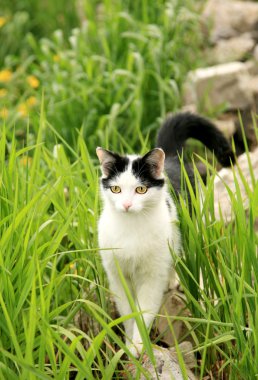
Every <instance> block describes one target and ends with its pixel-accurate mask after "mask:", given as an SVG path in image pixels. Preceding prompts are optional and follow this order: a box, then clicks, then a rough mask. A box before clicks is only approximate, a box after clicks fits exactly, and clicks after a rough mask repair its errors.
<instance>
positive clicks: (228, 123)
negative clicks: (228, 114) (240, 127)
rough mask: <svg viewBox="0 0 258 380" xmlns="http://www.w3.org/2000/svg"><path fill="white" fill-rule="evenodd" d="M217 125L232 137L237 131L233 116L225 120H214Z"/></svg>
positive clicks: (227, 135)
mask: <svg viewBox="0 0 258 380" xmlns="http://www.w3.org/2000/svg"><path fill="white" fill-rule="evenodd" d="M213 123H214V124H215V125H216V127H217V128H218V129H219V130H220V131H221V132H222V133H223V134H224V135H225V136H226V137H227V138H230V137H231V136H233V134H234V133H235V131H236V125H235V122H234V119H233V118H230V119H224V120H213Z"/></svg>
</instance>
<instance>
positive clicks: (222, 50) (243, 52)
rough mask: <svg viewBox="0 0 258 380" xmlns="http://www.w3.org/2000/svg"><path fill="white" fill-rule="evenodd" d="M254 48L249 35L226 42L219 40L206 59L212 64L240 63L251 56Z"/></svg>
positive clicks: (245, 34) (253, 42)
mask: <svg viewBox="0 0 258 380" xmlns="http://www.w3.org/2000/svg"><path fill="white" fill-rule="evenodd" d="M254 46H255V41H254V40H253V38H252V36H251V34H250V33H244V34H242V35H240V36H236V37H232V38H229V39H227V40H225V39H221V40H219V41H218V42H217V44H216V45H215V47H214V48H213V49H211V50H210V51H209V52H208V54H209V56H208V59H209V61H210V62H212V63H213V64H214V63H226V62H232V61H242V60H244V59H246V58H247V57H248V55H250V54H251V52H252V50H253V48H254Z"/></svg>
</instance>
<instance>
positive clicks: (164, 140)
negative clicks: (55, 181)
mask: <svg viewBox="0 0 258 380" xmlns="http://www.w3.org/2000/svg"><path fill="white" fill-rule="evenodd" d="M188 138H195V139H198V140H200V141H201V142H203V143H204V144H205V145H206V146H207V147H208V148H209V149H210V150H213V151H214V153H215V155H216V156H217V158H218V160H219V161H220V163H221V164H222V165H223V166H229V165H230V162H231V161H232V162H234V155H233V152H232V150H231V148H230V145H229V143H228V141H227V140H226V139H225V137H224V136H223V135H222V133H221V132H220V131H219V130H217V128H216V127H215V126H214V125H213V124H212V123H211V122H209V121H208V120H206V119H204V118H202V117H200V116H198V115H194V114H190V113H179V114H177V115H175V116H172V117H169V118H168V119H167V120H166V121H165V123H164V124H163V126H162V127H161V129H160V131H159V134H158V138H157V144H156V146H157V148H155V149H153V150H151V151H149V152H148V153H146V154H145V155H144V156H137V155H128V156H121V155H119V154H117V153H113V152H110V151H108V150H106V149H103V148H97V156H98V158H99V161H100V164H101V169H102V178H101V194H102V198H103V203H104V207H103V211H102V213H101V216H100V219H99V226H98V236H99V247H100V253H101V257H102V262H103V266H104V268H105V271H106V273H107V276H108V280H109V286H110V289H111V291H112V292H113V293H114V295H115V300H116V305H117V308H118V311H119V313H120V314H121V315H122V316H123V315H127V314H130V313H131V312H132V310H131V308H130V305H129V302H128V300H127V297H126V295H125V291H124V288H123V286H122V284H121V282H120V277H119V275H118V271H117V265H119V267H120V268H121V270H122V273H123V276H124V278H125V279H126V281H127V286H128V288H129V290H130V291H131V294H132V295H133V298H134V301H135V304H136V305H138V307H139V309H140V310H142V311H143V318H144V321H145V324H146V326H147V327H149V326H150V325H151V324H152V322H153V319H154V317H155V314H156V313H158V311H159V308H160V306H161V303H162V298H163V293H164V292H165V291H166V290H167V287H168V284H169V282H170V281H171V278H173V276H174V269H173V262H172V255H171V250H172V251H173V252H174V253H175V254H180V250H181V238H180V230H179V222H178V216H177V210H176V205H175V203H174V201H173V200H172V198H171V196H170V195H169V192H168V188H167V184H166V180H165V176H164V170H165V171H166V173H167V175H168V177H169V179H170V181H171V184H172V186H173V187H174V190H175V192H176V193H177V194H178V193H179V192H180V185H181V178H180V177H181V164H180V160H179V158H178V154H180V153H181V152H182V148H183V144H184V142H185V141H186V140H187V139H188ZM186 167H187V172H188V174H189V177H190V180H191V181H192V182H194V181H193V175H192V171H191V168H190V166H186ZM193 184H194V183H193ZM124 325H125V333H126V337H127V339H126V344H127V346H128V347H129V349H130V351H131V352H132V354H133V355H135V356H137V355H139V354H140V352H141V349H142V340H141V336H140V333H139V330H138V327H137V324H136V322H135V320H134V319H129V320H127V321H126V322H125V323H124Z"/></svg>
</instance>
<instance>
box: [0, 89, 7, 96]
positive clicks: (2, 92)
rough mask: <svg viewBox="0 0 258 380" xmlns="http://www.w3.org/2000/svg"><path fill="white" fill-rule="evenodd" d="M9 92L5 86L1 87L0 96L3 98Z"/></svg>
mask: <svg viewBox="0 0 258 380" xmlns="http://www.w3.org/2000/svg"><path fill="white" fill-rule="evenodd" d="M6 94H7V90H6V89H5V88H0V98H3V97H4V96H5V95H6Z"/></svg>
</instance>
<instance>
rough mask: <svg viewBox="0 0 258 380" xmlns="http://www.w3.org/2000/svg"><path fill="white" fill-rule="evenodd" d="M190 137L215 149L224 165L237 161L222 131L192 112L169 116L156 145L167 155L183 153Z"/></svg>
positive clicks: (216, 154) (160, 131) (212, 149)
mask: <svg viewBox="0 0 258 380" xmlns="http://www.w3.org/2000/svg"><path fill="white" fill-rule="evenodd" d="M189 138H193V139H196V140H199V141H201V142H202V143H203V144H204V145H205V146H206V147H207V148H208V149H209V150H211V151H213V152H214V154H215V156H216V157H217V159H218V161H219V162H220V163H221V165H222V166H230V165H231V162H232V163H233V164H234V163H235V157H234V153H233V151H232V149H231V146H230V144H229V142H228V140H227V139H226V138H225V136H224V135H223V134H222V132H220V130H218V129H217V127H216V126H215V125H214V124H213V123H211V122H210V121H209V120H207V119H205V118H204V117H201V116H198V115H195V114H192V113H190V112H183V113H178V114H175V115H172V116H169V117H168V118H167V119H166V120H165V122H164V124H163V125H162V127H161V129H160V130H159V133H158V137H157V143H156V146H157V147H160V148H162V149H163V150H164V152H165V154H166V155H167V156H170V157H171V156H176V155H178V154H181V153H182V149H183V146H184V143H185V142H186V140H187V139H189Z"/></svg>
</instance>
